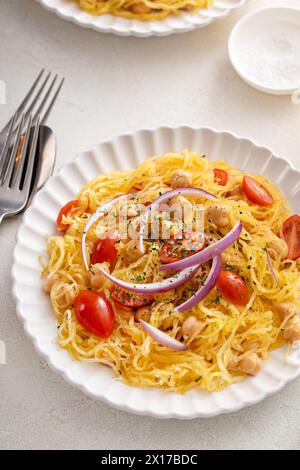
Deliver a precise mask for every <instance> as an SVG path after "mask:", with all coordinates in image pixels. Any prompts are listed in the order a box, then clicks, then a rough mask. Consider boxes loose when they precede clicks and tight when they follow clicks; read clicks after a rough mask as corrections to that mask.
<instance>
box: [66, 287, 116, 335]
mask: <svg viewBox="0 0 300 470" xmlns="http://www.w3.org/2000/svg"><path fill="white" fill-rule="evenodd" d="M74 307H75V315H76V318H77V320H78V322H79V323H80V325H81V326H83V327H84V328H85V329H86V330H87V331H89V332H90V333H93V334H94V335H96V336H100V337H101V338H105V339H107V338H109V337H110V335H111V334H112V332H113V330H114V327H115V323H116V320H115V314H114V311H113V308H112V305H111V303H110V302H109V301H108V300H107V298H106V297H105V296H104V295H103V294H99V293H98V292H95V291H89V290H83V291H81V292H79V294H78V295H77V296H76V298H75V302H74Z"/></svg>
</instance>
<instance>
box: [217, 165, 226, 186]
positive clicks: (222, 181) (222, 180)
mask: <svg viewBox="0 0 300 470" xmlns="http://www.w3.org/2000/svg"><path fill="white" fill-rule="evenodd" d="M214 175H215V183H218V185H220V186H226V184H227V182H228V173H227V171H225V170H221V169H220V168H215V169H214Z"/></svg>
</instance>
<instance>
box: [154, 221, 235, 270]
mask: <svg viewBox="0 0 300 470" xmlns="http://www.w3.org/2000/svg"><path fill="white" fill-rule="evenodd" d="M242 230H243V224H242V222H238V223H237V224H236V225H235V226H234V227H233V229H232V230H230V232H228V233H227V235H225V237H223V238H221V240H218V241H217V242H215V243H214V244H213V245H210V246H209V247H207V248H204V250H202V251H199V252H198V253H195V254H194V255H191V256H189V257H187V258H184V259H182V260H180V261H175V262H174V263H168V264H163V265H161V266H160V268H159V269H161V270H162V271H181V270H182V269H186V268H189V267H191V266H195V265H199V264H200V265H201V264H203V263H205V262H206V261H208V260H210V259H211V258H214V257H215V256H217V255H220V254H221V253H222V251H224V250H225V249H226V248H228V247H229V246H230V245H232V243H234V242H235V241H236V240H237V239H238V238H239V236H240V234H241V231H242Z"/></svg>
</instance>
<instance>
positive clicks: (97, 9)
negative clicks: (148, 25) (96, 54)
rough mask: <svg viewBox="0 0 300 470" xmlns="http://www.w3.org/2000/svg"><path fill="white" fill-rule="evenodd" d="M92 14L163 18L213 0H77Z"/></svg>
mask: <svg viewBox="0 0 300 470" xmlns="http://www.w3.org/2000/svg"><path fill="white" fill-rule="evenodd" d="M75 1H76V2H77V3H78V4H79V6H80V7H81V8H82V9H83V10H85V11H87V12H88V13H91V14H92V15H96V16H97V15H103V14H110V15H114V16H121V17H123V18H128V19H132V18H136V19H139V20H142V21H149V20H161V19H163V18H166V17H167V16H169V15H174V14H175V15H178V14H180V13H182V12H184V11H192V12H196V11H198V10H200V9H201V8H208V7H209V6H210V5H211V4H212V3H213V0H144V1H141V0H75Z"/></svg>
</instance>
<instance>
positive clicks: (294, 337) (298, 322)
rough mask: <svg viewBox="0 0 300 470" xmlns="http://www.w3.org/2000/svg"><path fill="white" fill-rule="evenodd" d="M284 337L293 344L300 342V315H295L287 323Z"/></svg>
mask: <svg viewBox="0 0 300 470" xmlns="http://www.w3.org/2000/svg"><path fill="white" fill-rule="evenodd" d="M283 337H284V339H286V340H287V341H290V342H291V343H294V342H295V341H299V340H300V315H295V316H294V317H292V318H290V319H289V320H288V321H287V324H286V325H285V328H284V332H283Z"/></svg>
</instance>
